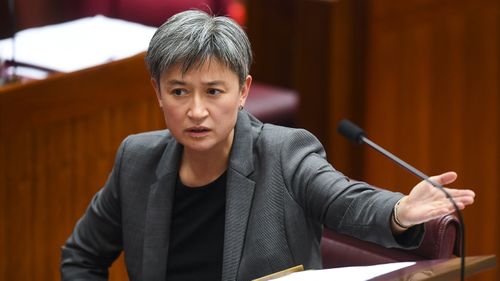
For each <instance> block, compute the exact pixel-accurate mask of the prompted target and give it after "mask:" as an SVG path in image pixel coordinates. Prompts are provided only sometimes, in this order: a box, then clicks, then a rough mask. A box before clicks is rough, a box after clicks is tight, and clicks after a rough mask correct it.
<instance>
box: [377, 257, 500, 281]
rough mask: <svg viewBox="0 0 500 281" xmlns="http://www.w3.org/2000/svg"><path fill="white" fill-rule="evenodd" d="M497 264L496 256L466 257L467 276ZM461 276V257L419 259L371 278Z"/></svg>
mask: <svg viewBox="0 0 500 281" xmlns="http://www.w3.org/2000/svg"><path fill="white" fill-rule="evenodd" d="M495 265H496V257H495V256H494V255H489V256H472V257H466V258H465V276H466V277H468V276H471V275H473V274H476V273H479V272H482V271H485V270H487V269H490V268H493V267H495ZM459 278H460V258H453V259H441V260H429V261H419V262H417V263H416V264H415V265H413V266H409V267H406V268H403V269H400V270H396V271H394V272H391V273H388V274H384V275H381V276H379V277H376V278H373V279H370V281H417V280H426V281H451V280H459Z"/></svg>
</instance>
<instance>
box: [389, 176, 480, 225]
mask: <svg viewBox="0 0 500 281" xmlns="http://www.w3.org/2000/svg"><path fill="white" fill-rule="evenodd" d="M456 178H457V174H456V173H455V172H447V173H444V174H441V175H437V176H433V177H430V180H431V181H434V182H436V183H438V184H440V185H442V186H445V185H448V184H450V183H452V182H454V181H455V180H456ZM444 189H445V190H446V191H447V192H448V193H449V194H450V196H451V197H452V198H453V200H454V201H455V203H456V204H457V207H458V208H459V209H463V208H465V206H467V205H470V204H472V203H474V197H475V193H474V191H472V190H469V189H453V188H444ZM396 209H397V210H396V212H395V216H396V219H397V221H398V222H399V224H400V225H402V226H407V227H409V226H413V225H416V224H420V223H424V222H426V221H429V220H432V219H435V218H438V217H440V216H443V215H446V214H450V213H453V212H454V211H455V208H454V207H453V204H452V203H451V202H450V200H449V199H448V198H447V197H446V195H445V194H444V192H443V191H441V190H439V189H438V188H436V187H434V186H432V185H431V184H430V183H428V182H426V181H421V182H420V183H418V184H417V185H416V186H415V187H413V189H412V190H411V192H410V194H409V195H407V196H405V197H403V198H402V199H401V200H400V202H399V205H398V206H396ZM393 228H395V229H394V230H395V231H396V232H400V231H401V230H404V228H401V227H398V224H397V223H395V222H394V223H393ZM398 230H399V231H398Z"/></svg>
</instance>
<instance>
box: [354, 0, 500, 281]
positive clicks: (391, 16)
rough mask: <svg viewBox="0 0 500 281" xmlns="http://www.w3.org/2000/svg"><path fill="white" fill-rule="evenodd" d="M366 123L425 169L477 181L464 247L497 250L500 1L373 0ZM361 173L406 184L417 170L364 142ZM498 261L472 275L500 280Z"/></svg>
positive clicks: (403, 187) (400, 186)
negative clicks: (411, 171) (407, 168)
mask: <svg viewBox="0 0 500 281" xmlns="http://www.w3.org/2000/svg"><path fill="white" fill-rule="evenodd" d="M368 4H369V11H370V13H369V16H368V18H369V19H370V21H369V24H368V27H369V37H368V44H367V48H366V50H367V54H368V55H367V58H368V60H367V89H366V105H365V106H366V115H365V119H364V122H363V123H364V127H365V128H366V130H367V131H368V133H369V135H370V136H371V137H372V139H373V140H375V141H377V142H379V143H380V144H381V145H383V146H385V147H386V148H388V149H389V150H391V151H393V152H394V153H396V154H398V155H400V156H401V157H402V158H403V159H406V160H407V161H408V162H410V163H412V164H414V165H415V166H417V167H419V168H421V169H422V170H423V171H424V172H426V173H428V174H437V173H441V172H444V171H446V170H455V171H457V172H458V173H459V179H458V181H457V182H456V184H453V186H454V187H471V188H473V189H474V190H475V191H476V193H477V202H476V204H475V205H474V206H472V207H470V208H468V209H467V210H466V211H465V214H464V215H465V220H466V224H467V237H466V239H467V240H466V241H467V253H466V254H467V255H477V254H496V255H497V256H498V255H499V254H500V244H499V243H498V237H499V236H500V232H499V225H500V219H499V218H498V216H492V214H498V213H499V211H500V210H499V208H498V203H497V202H498V200H499V199H500V198H499V196H500V195H499V192H498V191H497V190H498V184H499V178H498V177H499V176H498V170H499V169H500V161H499V156H500V155H499V153H500V150H499V145H500V144H499V128H500V122H499V120H500V116H499V114H498V106H499V104H500V97H499V94H500V93H499V87H498V82H497V80H498V77H499V75H500V73H499V69H498V63H499V56H498V51H499V49H500V45H499V15H498V10H499V7H500V6H499V3H498V1H492V0H478V1H437V0H436V1H388V0H386V1H369V2H368ZM364 163H365V167H364V171H365V172H364V174H365V177H364V179H365V180H367V181H370V182H372V183H374V184H377V185H381V186H386V187H390V188H393V189H395V190H399V191H403V192H406V191H408V190H409V189H410V188H411V187H412V186H413V184H414V183H415V182H417V181H418V180H417V179H416V178H414V177H413V176H411V175H409V174H407V173H406V172H404V171H403V170H401V168H399V167H396V166H395V165H394V164H392V163H391V162H389V161H387V160H386V159H384V158H383V157H382V156H379V155H377V154H376V153H375V152H372V151H366V158H365V161H364ZM499 278H500V277H499V275H498V273H497V272H494V271H491V272H488V273H485V274H482V275H480V276H478V277H476V278H471V280H498V279H499Z"/></svg>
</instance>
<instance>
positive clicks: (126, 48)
mask: <svg viewBox="0 0 500 281" xmlns="http://www.w3.org/2000/svg"><path fill="white" fill-rule="evenodd" d="M155 31H156V28H155V27H150V26H145V25H142V24H138V23H133V22H128V21H124V20H119V19H113V18H108V17H105V16H101V15H97V16H94V17H87V18H81V19H77V20H73V21H69V22H64V23H59V24H53V25H47V26H42V27H34V28H29V29H25V30H23V31H20V32H18V33H17V34H16V36H15V41H14V42H13V41H12V39H4V40H0V58H1V59H4V60H8V59H11V58H12V56H13V54H15V59H16V61H19V62H22V63H27V64H31V65H35V66H39V67H44V68H48V69H52V70H55V71H59V72H71V71H76V70H80V69H84V68H88V67H92V66H96V65H99V64H103V63H106V62H109V61H113V60H118V59H122V58H126V57H130V56H133V55H135V54H138V53H141V52H144V51H146V50H147V48H148V45H149V40H150V39H151V37H152V36H153V34H154V32H155ZM14 50H15V51H14Z"/></svg>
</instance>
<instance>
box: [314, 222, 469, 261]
mask: <svg viewBox="0 0 500 281" xmlns="http://www.w3.org/2000/svg"><path fill="white" fill-rule="evenodd" d="M459 226H460V223H459V221H458V219H457V217H456V216H455V215H453V214H451V215H446V216H443V217H441V218H438V219H435V220H432V221H429V222H427V223H426V224H425V229H426V232H425V236H424V240H423V242H422V244H421V245H420V247H419V248H417V249H415V250H410V251H404V250H400V249H389V248H384V247H381V246H379V245H376V244H374V243H370V242H365V241H361V240H359V239H356V238H352V237H349V236H345V235H341V234H338V233H335V232H333V231H331V230H326V229H325V231H324V233H323V238H322V240H321V251H322V256H323V266H324V267H325V268H332V267H344V266H363V265H373V264H380V263H390V262H401V261H418V260H426V259H440V258H449V257H452V256H458V255H459V251H460V246H459V245H460V237H459V236H458V230H459Z"/></svg>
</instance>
